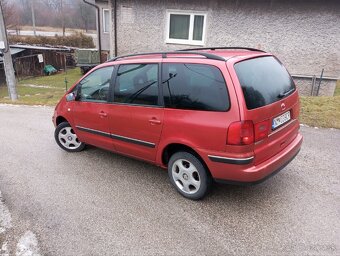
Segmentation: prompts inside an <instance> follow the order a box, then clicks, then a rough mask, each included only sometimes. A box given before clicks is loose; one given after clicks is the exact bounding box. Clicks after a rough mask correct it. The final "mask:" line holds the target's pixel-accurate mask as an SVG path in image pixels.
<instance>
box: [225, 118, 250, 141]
mask: <svg viewBox="0 0 340 256" xmlns="http://www.w3.org/2000/svg"><path fill="white" fill-rule="evenodd" d="M227 143H228V144H230V145H249V144H252V143H254V125H253V122H252V121H239V122H234V123H232V124H230V126H229V129H228V139H227Z"/></svg>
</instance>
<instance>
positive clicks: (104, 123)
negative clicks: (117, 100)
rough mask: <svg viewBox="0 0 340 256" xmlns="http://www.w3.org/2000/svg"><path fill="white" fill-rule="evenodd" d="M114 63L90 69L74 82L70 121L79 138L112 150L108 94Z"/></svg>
mask: <svg viewBox="0 0 340 256" xmlns="http://www.w3.org/2000/svg"><path fill="white" fill-rule="evenodd" d="M113 70H114V67H113V66H108V67H103V68H99V69H96V70H94V71H93V72H91V73H90V74H89V75H87V76H86V77H84V78H83V79H82V80H81V81H80V82H79V84H78V85H77V97H76V99H77V100H76V101H75V104H74V109H73V121H74V125H75V129H76V132H77V135H78V138H79V140H80V141H82V142H84V143H87V144H90V145H94V146H97V147H101V148H105V149H108V150H114V145H113V141H112V139H111V137H110V130H109V115H108V113H109V108H110V104H108V95H109V88H110V84H111V79H112V73H113Z"/></svg>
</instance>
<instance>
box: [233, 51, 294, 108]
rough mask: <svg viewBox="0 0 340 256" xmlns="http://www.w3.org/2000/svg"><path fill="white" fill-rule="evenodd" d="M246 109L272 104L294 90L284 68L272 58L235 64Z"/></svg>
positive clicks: (292, 83)
mask: <svg viewBox="0 0 340 256" xmlns="http://www.w3.org/2000/svg"><path fill="white" fill-rule="evenodd" d="M235 70H236V73H237V76H238V79H239V81H240V84H241V87H242V90H243V94H244V98H245V100H246V104H247V108H248V109H255V108H259V107H263V106H266V105H268V104H271V103H274V102H276V101H278V100H280V99H282V98H284V97H286V96H288V95H289V94H291V93H292V92H294V90H295V84H294V82H293V79H292V78H291V76H290V75H289V73H288V72H287V70H286V68H285V67H284V66H283V65H282V64H281V63H280V62H279V61H278V60H277V59H276V58H274V57H272V56H268V57H261V58H255V59H250V60H245V61H241V62H239V63H237V64H235Z"/></svg>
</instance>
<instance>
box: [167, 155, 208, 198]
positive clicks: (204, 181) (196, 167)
mask: <svg viewBox="0 0 340 256" xmlns="http://www.w3.org/2000/svg"><path fill="white" fill-rule="evenodd" d="M168 175H169V178H170V181H171V183H172V185H173V186H175V188H176V189H177V191H178V192H179V193H180V194H181V195H183V196H184V197H186V198H189V199H192V200H198V199H201V198H203V197H204V196H205V195H206V194H207V192H208V190H209V188H210V185H211V177H210V175H209V173H208V171H207V170H206V168H205V167H204V165H203V164H202V163H201V161H200V160H199V159H198V158H197V157H196V156H194V155H193V154H191V153H188V152H177V153H175V154H173V155H172V156H171V158H170V161H169V164H168Z"/></svg>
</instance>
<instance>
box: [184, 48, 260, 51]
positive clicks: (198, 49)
mask: <svg viewBox="0 0 340 256" xmlns="http://www.w3.org/2000/svg"><path fill="white" fill-rule="evenodd" d="M223 49H224V50H248V51H256V52H265V51H262V50H259V49H255V48H248V47H204V48H190V49H182V50H178V51H200V50H212V51H214V50H223Z"/></svg>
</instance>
